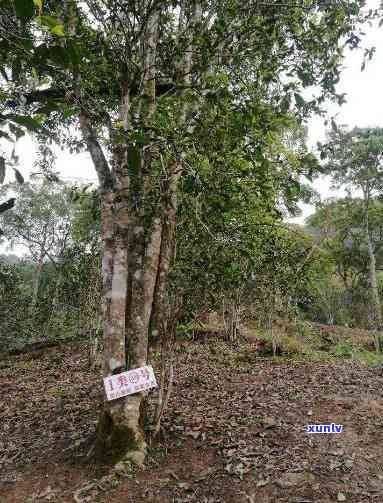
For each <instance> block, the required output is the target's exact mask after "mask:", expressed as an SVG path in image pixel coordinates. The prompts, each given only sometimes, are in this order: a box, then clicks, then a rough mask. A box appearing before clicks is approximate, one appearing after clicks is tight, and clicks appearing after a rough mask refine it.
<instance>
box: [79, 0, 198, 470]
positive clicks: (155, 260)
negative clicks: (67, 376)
mask: <svg viewBox="0 0 383 503" xmlns="http://www.w3.org/2000/svg"><path fill="white" fill-rule="evenodd" d="M197 4H198V3H197ZM140 8H141V6H140ZM181 11H182V12H181V13H180V19H181V18H182V19H183V15H184V13H185V12H187V13H189V6H188V5H187V2H186V3H185V5H183V7H182V9H181ZM192 11H193V12H192V14H190V16H191V18H192V20H191V22H190V23H189V24H188V25H187V29H188V30H187V33H186V40H187V41H188V44H187V47H186V49H185V54H184V58H183V60H184V61H183V64H182V63H181V64H180V67H181V68H179V72H178V73H177V75H178V78H179V83H180V84H183V85H185V84H187V83H188V82H189V80H190V73H191V65H192V44H193V36H194V35H193V30H194V29H195V30H197V24H196V21H195V19H196V17H198V16H200V9H199V8H198V9H197V7H196V6H194V8H193V9H192ZM142 12H143V13H144V12H146V13H147V18H146V20H145V24H144V28H143V30H142V31H141V34H140V41H139V42H140V51H141V58H140V61H139V63H138V64H139V65H141V68H140V71H141V77H142V78H141V82H140V88H139V90H138V93H137V94H136V95H135V98H134V100H131V99H130V95H129V92H130V91H129V85H130V84H131V83H129V80H127V81H126V82H122V86H121V88H122V96H121V102H120V117H119V119H120V121H119V122H120V124H122V126H119V128H121V127H122V129H118V130H116V129H114V128H113V124H112V121H110V128H109V129H110V140H111V144H112V145H113V152H112V154H113V157H112V161H111V163H112V164H111V166H109V162H108V160H107V159H106V157H105V155H104V153H103V150H102V148H101V146H100V143H99V141H98V139H97V135H96V132H95V130H94V129H93V128H92V126H91V124H90V116H89V112H88V111H85V110H83V111H82V112H81V114H80V127H81V130H82V133H83V137H84V140H85V141H86V144H87V147H88V150H89V152H90V154H91V157H92V160H93V164H94V166H95V169H96V172H97V175H98V179H99V183H100V195H101V202H102V203H101V204H102V211H101V216H102V242H103V250H102V273H103V274H102V275H103V300H102V305H103V309H102V312H103V331H104V365H103V374H104V376H105V377H107V376H110V375H113V374H119V373H121V372H123V371H125V370H128V369H132V368H136V367H141V366H143V365H145V364H146V362H147V358H148V335H149V327H153V326H157V327H158V326H159V325H163V323H162V320H163V319H164V317H165V314H164V313H165V311H164V309H165V307H164V304H165V288H166V283H167V276H168V271H169V263H170V260H171V257H172V255H173V253H174V247H175V242H174V231H175V214H176V208H177V204H176V198H177V187H178V181H179V178H180V174H181V170H180V169H178V168H179V167H180V164H179V163H180V159H179V154H176V155H174V152H173V151H169V152H168V153H167V154H166V156H164V157H165V159H166V166H164V171H166V172H167V173H166V174H167V187H166V191H165V192H166V193H165V194H164V193H162V194H161V197H160V198H158V193H157V192H156V191H157V187H158V177H157V174H156V167H155V166H154V162H153V161H155V162H159V154H158V141H156V140H155V139H154V141H153V140H152V138H149V137H148V135H147V134H145V135H144V134H143V135H142V136H140V140H137V137H136V136H135V133H132V131H135V130H137V129H138V130H142V131H141V132H144V131H145V132H146V131H147V130H150V128H151V127H152V122H153V116H154V113H155V111H156V96H155V89H156V50H157V34H158V21H159V7H158V6H157V4H153V2H151V1H150V0H143V1H142ZM182 28H185V26H183V27H182ZM128 79H129V76H128ZM188 106H189V105H188V104H187V102H186V101H185V103H183V104H182V105H181V111H180V114H179V117H180V119H179V122H180V124H178V125H179V126H184V125H185V124H184V123H185V120H186V109H187V107H188ZM143 137H145V139H142V138H143ZM174 157H177V158H176V159H174ZM162 161H163V158H162V154H161V162H162ZM156 177H157V178H156ZM166 201H167V202H166ZM169 201H170V203H169ZM153 299H155V300H153ZM153 303H154V304H155V306H156V308H155V313H156V317H157V318H155V321H153V320H154V318H153V315H152V310H153ZM145 397H146V393H144V392H142V393H135V394H133V395H129V396H127V397H122V398H119V399H116V400H112V401H110V402H107V401H105V402H104V407H103V411H102V414H101V417H100V420H99V423H98V428H97V446H96V447H97V449H96V452H98V454H100V455H101V456H102V457H105V455H106V456H107V457H108V458H109V459H111V460H112V461H113V462H118V461H133V462H134V463H136V464H139V465H141V464H142V463H143V462H144V459H145V451H146V442H145V435H144V428H143V426H144V421H145Z"/></svg>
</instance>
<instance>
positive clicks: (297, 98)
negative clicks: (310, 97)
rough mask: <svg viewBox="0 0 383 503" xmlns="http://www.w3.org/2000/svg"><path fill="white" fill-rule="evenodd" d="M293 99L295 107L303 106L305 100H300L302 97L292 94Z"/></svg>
mask: <svg viewBox="0 0 383 503" xmlns="http://www.w3.org/2000/svg"><path fill="white" fill-rule="evenodd" d="M294 98H295V103H296V104H297V106H298V107H299V108H301V107H304V106H305V104H306V102H305V100H304V99H303V98H302V96H301V95H300V94H298V93H294Z"/></svg>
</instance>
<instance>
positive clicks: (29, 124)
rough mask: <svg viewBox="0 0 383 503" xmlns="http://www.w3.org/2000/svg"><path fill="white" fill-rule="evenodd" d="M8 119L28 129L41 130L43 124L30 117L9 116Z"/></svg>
mask: <svg viewBox="0 0 383 503" xmlns="http://www.w3.org/2000/svg"><path fill="white" fill-rule="evenodd" d="M7 118H8V119H10V120H11V121H13V122H15V123H16V124H19V125H20V126H24V127H26V128H27V129H33V130H36V129H41V124H40V123H39V122H38V121H37V120H36V119H33V117H30V116H28V115H14V114H9V115H8V116H7Z"/></svg>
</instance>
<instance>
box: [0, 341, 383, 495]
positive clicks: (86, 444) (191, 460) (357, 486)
mask: <svg viewBox="0 0 383 503" xmlns="http://www.w3.org/2000/svg"><path fill="white" fill-rule="evenodd" d="M84 368H86V357H85V353H83V352H81V351H79V350H78V349H70V348H66V349H65V350H64V351H63V352H58V351H57V350H49V351H47V352H45V353H44V354H43V355H41V356H38V357H35V359H28V357H26V356H25V355H24V356H19V357H13V358H11V359H9V360H7V361H5V362H3V363H2V368H1V370H0V385H1V390H2V394H1V396H2V401H3V403H2V404H1V409H0V421H1V431H0V463H1V476H0V481H1V486H0V501H1V502H4V503H8V502H9V503H18V502H23V503H24V502H29V503H32V502H40V501H41V502H44V501H53V502H59V503H61V502H73V501H75V499H74V494H75V495H76V498H77V501H78V502H80V501H84V502H85V501H88V502H90V503H93V502H98V501H99V502H108V503H117V502H129V503H131V502H133V503H139V502H141V501H142V502H158V503H165V502H166V503H167V502H174V503H181V502H188V501H192V502H199V503H203V502H206V503H218V502H233V503H242V502H243V503H246V502H250V503H255V502H257V503H274V502H276V503H277V502H278V503H279V502H286V503H287V502H288V503H311V502H312V503H314V502H315V503H327V502H328V503H329V502H337V501H345V502H350V503H362V502H378V503H381V502H383V461H382V457H381V451H382V445H383V376H382V372H381V370H379V369H368V368H364V367H361V366H358V365H355V364H353V363H350V362H345V363H336V364H334V363H322V364H318V363H315V364H314V363H304V362H293V361H290V362H286V361H284V362H282V361H281V362H277V363H275V362H273V361H272V360H267V359H261V358H258V357H256V355H255V354H254V347H253V346H252V345H251V344H247V345H241V347H239V348H230V347H228V346H226V345H224V344H222V343H215V344H213V343H212V344H194V345H190V346H187V347H186V348H184V351H182V352H180V353H179V354H178V364H177V367H176V376H175V387H174V388H175V391H174V394H173V397H172V401H171V404H170V408H169V411H168V414H167V416H166V418H165V424H164V426H165V431H166V434H165V435H166V436H165V437H164V438H163V439H162V440H161V442H160V444H159V445H156V446H152V447H151V449H150V454H149V458H148V466H147V469H146V470H144V471H141V472H139V473H137V474H131V475H130V476H128V477H127V476H124V477H121V478H119V477H113V478H112V477H108V476H107V475H106V474H107V471H106V470H105V467H104V469H100V468H99V467H96V466H94V465H92V462H91V459H92V457H91V446H92V440H93V438H94V428H95V420H96V417H97V411H98V403H99V398H100V396H101V391H102V390H101V385H100V382H101V381H100V379H99V378H97V376H95V375H93V374H92V373H90V372H87V371H84V370H83V369H84ZM322 423H325V424H328V423H335V424H340V425H343V432H342V433H331V434H320V433H317V434H310V433H307V432H306V431H305V429H306V427H307V425H308V424H322ZM87 454H89V456H88V457H87ZM81 488H84V490H83V491H82V492H81V491H80V489H81ZM76 491H77V492H76Z"/></svg>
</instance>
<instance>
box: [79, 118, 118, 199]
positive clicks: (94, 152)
mask: <svg viewBox="0 0 383 503" xmlns="http://www.w3.org/2000/svg"><path fill="white" fill-rule="evenodd" d="M80 128H81V131H82V134H83V137H84V140H85V143H86V146H87V147H88V151H89V153H90V155H91V157H92V161H93V164H94V167H95V169H96V173H97V176H98V181H99V183H100V187H101V189H103V190H107V189H110V188H112V186H113V178H112V174H111V171H110V168H109V165H108V161H107V160H106V158H105V155H104V152H103V151H102V148H101V146H100V144H99V142H98V140H97V137H96V134H95V132H94V130H93V128H92V126H91V125H90V124H89V117H88V116H87V115H86V113H85V112H81V114H80Z"/></svg>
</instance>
